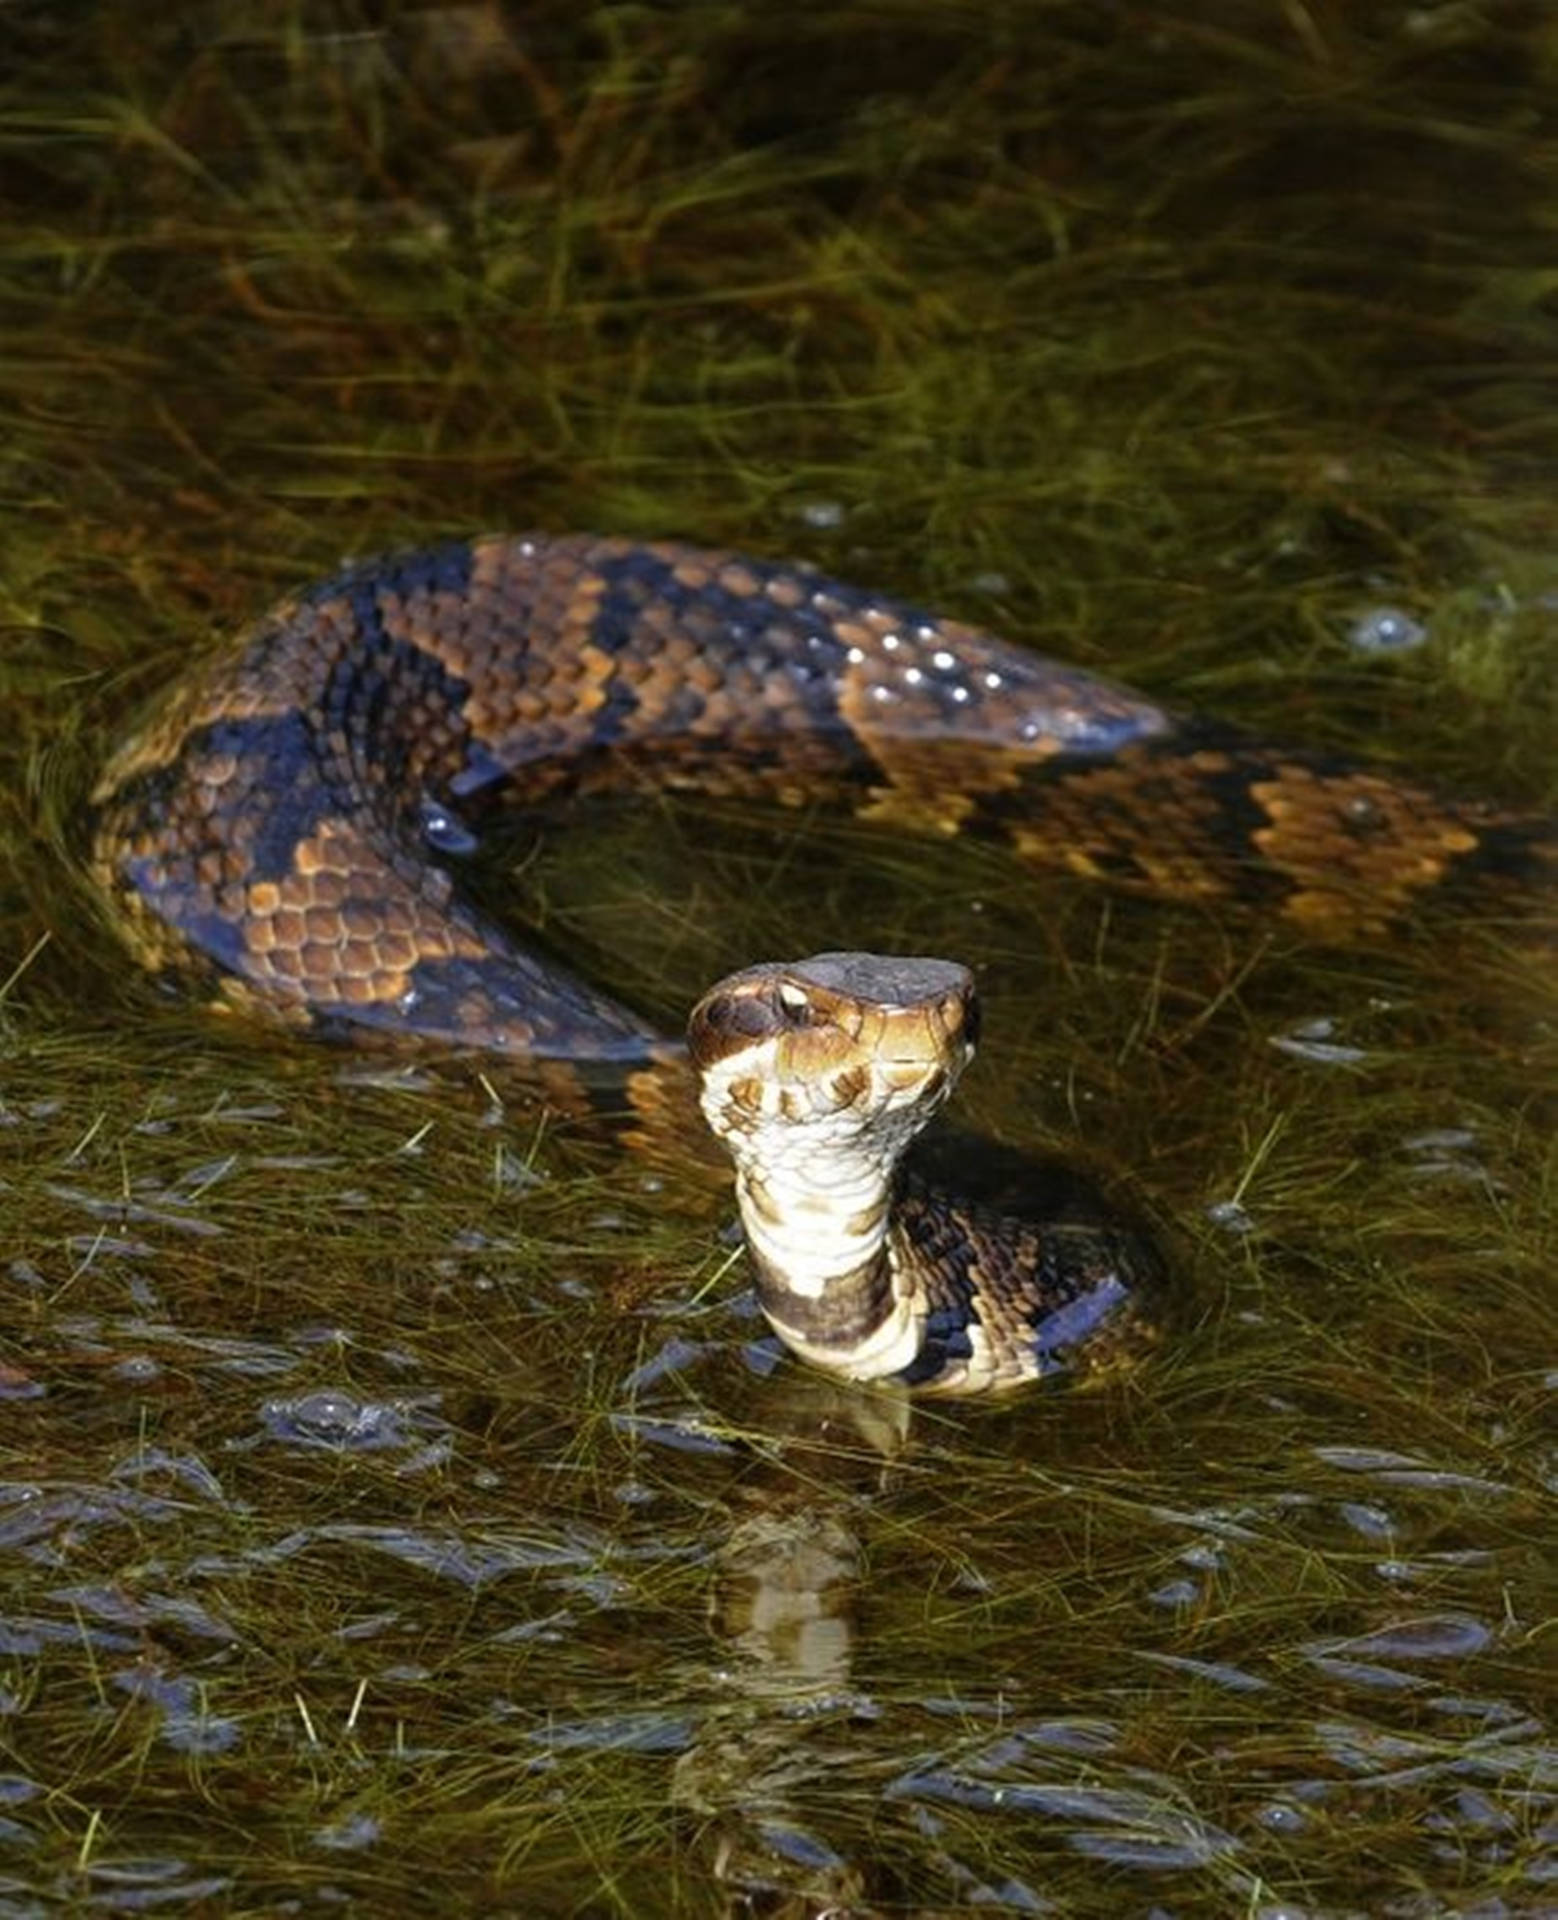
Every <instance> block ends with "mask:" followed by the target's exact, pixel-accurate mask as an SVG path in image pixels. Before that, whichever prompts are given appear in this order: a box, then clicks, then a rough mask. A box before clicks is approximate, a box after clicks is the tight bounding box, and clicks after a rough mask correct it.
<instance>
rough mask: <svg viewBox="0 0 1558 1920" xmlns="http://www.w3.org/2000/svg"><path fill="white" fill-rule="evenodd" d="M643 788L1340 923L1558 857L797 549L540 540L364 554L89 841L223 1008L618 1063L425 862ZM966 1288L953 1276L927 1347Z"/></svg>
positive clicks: (570, 982)
mask: <svg viewBox="0 0 1558 1920" xmlns="http://www.w3.org/2000/svg"><path fill="white" fill-rule="evenodd" d="M634 783H648V784H653V785H655V786H658V787H662V788H687V789H694V790H699V791H704V792H709V793H715V794H721V795H741V796H753V797H768V798H771V799H774V800H777V801H780V802H783V803H792V804H800V803H812V802H816V801H819V800H821V801H829V800H831V801H835V802H840V803H848V804H853V805H854V806H855V808H856V809H857V811H858V812H859V813H860V814H861V815H862V816H864V817H867V818H870V819H873V820H877V821H881V822H883V823H885V824H887V825H896V826H900V827H903V828H905V829H911V830H917V831H921V832H927V833H931V834H940V835H953V834H957V833H979V834H983V835H986V836H991V837H999V838H1004V839H1005V840H1006V841H1008V842H1009V843H1010V844H1011V845H1012V846H1013V847H1014V848H1015V849H1016V850H1017V852H1018V853H1019V854H1020V855H1022V856H1024V857H1026V858H1028V859H1030V860H1032V861H1034V862H1035V863H1040V864H1044V865H1049V866H1056V867H1060V868H1065V869H1069V870H1071V871H1074V872H1078V873H1082V874H1088V875H1095V876H1099V877H1102V878H1106V879H1109V880H1112V881H1114V882H1116V883H1119V884H1123V885H1126V886H1132V887H1136V888H1145V889H1150V890H1151V891H1154V892H1157V893H1164V894H1171V895H1176V896H1180V897H1203V898H1208V899H1215V898H1220V897H1236V896H1243V897H1248V896H1250V895H1252V894H1254V895H1264V896H1266V897H1268V898H1270V899H1271V900H1272V901H1273V902H1274V903H1275V905H1276V907H1277V909H1278V910H1279V911H1280V912H1283V913H1285V914H1286V915H1287V916H1289V917H1290V918H1291V919H1293V920H1294V921H1296V922H1298V923H1300V924H1302V925H1304V926H1306V927H1308V928H1310V929H1312V930H1314V931H1316V932H1318V933H1319V934H1321V935H1324V936H1332V935H1337V936H1341V937H1348V936H1351V935H1353V934H1356V933H1358V932H1360V931H1369V930H1372V929H1375V928H1377V927H1379V926H1381V925H1382V924H1384V923H1385V922H1387V921H1389V920H1391V919H1392V918H1394V917H1396V916H1397V915H1399V914H1400V913H1401V912H1402V911H1403V910H1404V909H1405V908H1407V907H1408V906H1410V904H1411V903H1412V901H1413V900H1414V898H1415V897H1416V896H1417V895H1419V894H1420V893H1421V892H1422V891H1423V890H1424V889H1426V888H1430V887H1434V886H1437V885H1439V884H1440V883H1442V882H1444V881H1446V880H1448V879H1453V878H1455V877H1457V876H1459V875H1462V874H1466V873H1470V872H1473V871H1475V870H1478V869H1490V868H1497V869H1502V870H1504V871H1507V872H1512V873H1514V874H1516V875H1522V874H1524V875H1527V876H1529V875H1530V874H1531V873H1533V872H1537V873H1542V874H1551V873H1552V872H1553V871H1554V869H1555V845H1554V841H1553V838H1552V837H1551V835H1550V834H1544V833H1543V832H1542V831H1541V830H1538V829H1535V828H1533V827H1531V826H1529V825H1527V824H1525V823H1522V822H1519V821H1510V820H1506V819H1504V818H1502V817H1500V816H1497V815H1495V814H1494V813H1492V812H1491V811H1489V810H1478V809H1475V808H1467V807H1459V808H1456V807H1450V806H1447V805H1446V804H1444V803H1443V802H1441V801H1439V800H1438V799H1436V798H1435V797H1433V796H1432V795H1430V794H1429V793H1427V792H1426V791H1423V790H1420V789H1417V788H1415V787H1412V786H1410V785H1408V784H1405V783H1401V782H1397V781H1395V780H1393V779H1389V778H1386V777H1383V776H1381V775H1379V774H1377V773H1372V772H1369V771H1367V770H1365V769H1360V768H1358V767H1355V766H1351V765H1347V764H1344V763H1340V762H1336V761H1331V760H1327V759H1325V758H1323V757H1321V756H1313V755H1305V754H1302V753H1290V752H1283V751H1278V750H1274V749H1268V748H1264V747H1259V746H1254V745H1251V744H1249V743H1245V742H1240V741H1238V740H1236V739H1234V738H1232V737H1225V736H1223V735H1221V734H1219V733H1217V732H1215V731H1213V730H1210V729H1208V728H1206V727H1204V726H1201V725H1199V724H1195V723H1186V722H1182V721H1180V720H1177V719H1175V718H1174V717H1173V716H1171V715H1170V714H1169V713H1167V712H1166V711H1164V710H1163V709H1161V708H1159V707H1157V706H1155V705H1153V704H1152V703H1151V702H1149V701H1146V700H1144V699H1142V698H1140V697H1138V696H1136V695H1133V694H1131V693H1128V692H1126V691H1124V690H1122V689H1119V688H1115V687H1112V686H1110V685H1108V684H1107V683H1105V682H1103V681H1100V680H1097V679H1095V678H1093V677H1092V676H1090V675H1088V674H1085V673H1083V672H1081V671H1079V670H1076V669H1073V668H1069V667H1065V666H1061V665H1058V664H1056V663H1055V662H1052V661H1048V660H1045V659H1043V658H1041V657H1039V656H1037V655H1034V654H1031V653H1028V652H1026V651H1024V650H1021V649H1018V648H1016V647H1013V646H1010V645H1008V644H1006V643H1004V642H1002V641H1000V640H998V639H995V638H993V637H991V636H989V635H987V634H984V633H982V632H980V631H979V630H977V629H975V628H972V627H968V626H965V625H962V624H960V623H958V622H956V621H951V620H944V619H939V618H937V617H935V616H933V615H930V614H927V613H925V612H923V611H921V610H920V609H918V608H915V607H912V606H907V605H904V604H902V603H900V602H897V601H894V600H891V599H888V598H885V597H883V596H879V595H874V594H868V593H864V592H861V591H860V590H858V589H856V588H852V587H848V586H844V585H841V584H840V583H838V582H835V581H832V580H828V579H825V578H823V577H822V576H820V575H819V574H816V573H814V572H812V571H810V570H809V569H807V568H805V567H802V566H795V565H782V564H771V563H765V562H759V561H753V560H747V559H742V558H739V557H736V556H734V555H731V554H728V553H720V552H705V551H700V550H697V549H693V548H687V547H681V546H672V545H655V546H644V545H637V544H634V543H632V542H629V541H624V540H610V539H592V538H587V537H553V536H535V537H532V538H518V539H516V538H492V539H483V540H477V541H472V542H460V543H452V544H449V545H446V546H443V547H440V548H437V549H434V550H431V551H428V552H424V553H419V554H411V555H408V556H402V557H398V558H391V559H386V560H381V561H375V562H370V563H368V564H365V565H363V566H360V567H356V568H353V569H351V570H349V571H347V572H345V573H343V574H341V575H340V576H339V577H338V578H336V579H334V580H331V581H329V582H326V583H325V584H323V585H321V586H319V587H316V588H314V589H313V590H311V591H309V592H307V593H305V594H303V595H302V596H300V597H299V598H297V599H294V600H291V601H289V602H287V603H285V604H284V605H282V606H281V607H279V608H278V609H276V610H275V611H274V612H273V613H272V614H271V615H270V616H269V618H268V619H266V620H265V621H263V622H262V623H261V624H260V625H259V627H257V628H256V629H255V630H254V631H253V632H252V633H251V634H250V635H249V636H248V637H247V638H246V639H245V640H244V641H243V642H241V643H240V645H239V646H238V647H237V648H236V649H235V650H232V651H230V652H227V653H223V654H219V655H217V656H216V657H215V658H214V659H212V660H211V661H210V662H209V663H207V664H206V665H205V666H203V667H202V668H200V669H198V670H197V671H196V672H195V673H194V674H192V675H191V676H190V677H189V678H188V679H186V680H184V681H183V682H181V683H180V684H179V685H178V686H177V687H176V688H175V689H174V691H173V694H172V696H171V697H170V698H169V700H168V701H167V702H166V704H165V705H164V706H163V707H162V709H161V710H160V712H159V713H158V714H157V715H156V716H155V717H154V719H153V720H152V721H151V723H150V724H149V725H148V726H147V727H146V728H145V729H144V730H143V731H142V732H141V733H139V734H138V735H137V736H136V737H135V738H133V739H132V740H131V741H130V742H129V743H128V744H127V745H126V746H124V747H123V748H122V749H121V750H120V752H119V753H118V755H117V756H116V757H115V759H114V760H113V761H112V763H111V764H110V766H109V767H108V769H107V770H106V772H105V774H104V776H103V779H102V781H101V782H100V784H99V787H98V790H97V792H96V794H95V796H94V821H95V829H94V830H95V842H94V865H95V871H96V873H97V876H98V878H99V880H100V881H101V883H102V885H103V887H104V888H105V890H106V892H107V893H108V895H109V896H110V898H111V899H112V901H113V902H114V904H115V906H116V909H117V917H118V918H119V920H120V922H121V924H122V926H123V928H124V930H125V931H126V933H127V935H128V937H129V939H130V941H131V943H132V945H133V946H134V948H135V950H136V952H137V954H138V955H139V957H140V958H141V959H142V960H143V961H144V962H145V963H146V964H148V965H150V966H152V967H154V968H157V969H160V970H164V971H172V972H177V973H179V974H181V975H184V976H186V977H187V976H188V975H189V974H190V973H191V972H202V971H203V972H204V974H205V975H206V977H207V978H208V979H211V980H213V981H215V982H217V983H218V986H219V992H220V994H221V996H222V997H223V998H225V999H226V1000H227V1001H228V1002H230V1003H233V1004H237V1005H240V1006H248V1007H257V1008H263V1009H266V1010H268V1011H270V1012H272V1013H279V1014H281V1015H282V1016H283V1017H286V1018H290V1019H291V1020H293V1021H294V1022H297V1023H309V1024H322V1025H331V1024H335V1023H338V1022H344V1023H348V1024H356V1025H368V1026H376V1027H380V1028H385V1029H389V1030H391V1031H393V1032H399V1033H404V1034H408V1035H420V1036H426V1037H430V1038H436V1039H439V1040H443V1041H450V1042H454V1043H457V1044H464V1045H468V1046H472V1047H478V1048H488V1049H498V1050H502V1051H505V1052H510V1053H517V1054H521V1055H525V1056H527V1057H533V1058H538V1059H551V1060H557V1061H562V1062H585V1061H612V1062H618V1063H624V1064H631V1063H634V1062H643V1061H647V1060H650V1059H653V1058H656V1057H659V1056H661V1055H662V1054H663V1052H664V1048H663V1045H662V1043H661V1041H660V1036H659V1035H658V1034H657V1033H656V1032H655V1030H654V1029H653V1028H651V1027H650V1026H649V1025H648V1024H647V1023H645V1022H644V1021H642V1020H641V1019H640V1018H639V1017H638V1016H636V1015H635V1014H633V1013H632V1012H630V1011H629V1010H628V1009H626V1008H624V1007H622V1006H621V1005H619V1004H618V1003H616V1002H614V1001H612V1000H609V999H607V998H605V997H604V996H602V995H601V994H599V993H597V992H596V991H594V990H593V989H592V988H591V987H589V986H588V985H586V984H584V983H582V982H580V981H578V980H576V979H575V978H573V977H572V976H571V975H569V974H567V973H566V972H564V971H562V970H561V969H559V968H557V967H555V966H554V965H552V964H551V963H550V962H547V961H545V960H542V959H541V958H539V957H537V956H536V955H534V954H532V953H529V952H527V951H525V950H524V949H522V948H520V947H519V946H518V945H517V944H516V943H515V942H514V941H513V940H511V939H510V938H509V936H508V935H507V934H505V933H504V932H503V931H502V930H501V929H500V928H498V927H497V926H496V925H494V924H493V923H491V922H490V921H488V920H486V919H485V918H484V917H483V916H481V915H480V914H479V913H478V912H477V910H476V909H475V908H474V907H473V906H471V905H470V904H469V903H468V902H467V901H465V900H464V899H462V897H461V895H460V892H459V889H458V887H457V885H456V883H455V881H454V880H453V879H452V878H451V876H450V873H449V872H448V871H447V870H446V868H445V867H444V866H443V865H441V864H439V861H438V855H439V854H455V855H458V854H460V853H463V852H468V851H471V850H472V849H473V848H474V846H475V844H476V833H477V829H478V828H479V825H480V822H481V817H482V814H483V812H484V810H485V809H486V807H487V806H489V805H490V804H491V803H492V802H493V801H495V800H497V799H499V798H502V799H503V800H505V801H507V802H511V803H512V802H513V801H515V800H517V801H519V802H522V803H526V804H528V803H531V802H534V801H537V800H540V799H544V798H546V797H548V796H550V795H553V794H557V793H560V792H562V791H565V790H568V791H590V790H595V789H600V788H605V787H608V786H616V787H621V786H624V785H628V786H631V785H633V784H634ZM917 1204H918V1203H917V1202H916V1201H915V1199H914V1198H913V1196H912V1194H911V1195H906V1196H905V1197H904V1199H903V1201H902V1205H903V1208H904V1217H905V1218H907V1217H908V1216H909V1215H910V1214H911V1213H912V1211H913V1209H914V1207H915V1206H916V1205H917ZM952 1217H953V1216H950V1215H943V1216H941V1217H940V1219H939V1220H938V1222H936V1223H931V1224H930V1225H929V1226H927V1227H926V1229H925V1231H924V1232H923V1234H922V1236H921V1238H922V1239H923V1240H924V1241H925V1243H926V1244H927V1245H928V1244H929V1243H930V1242H932V1241H933V1240H934V1239H935V1234H936V1233H937V1232H939V1231H941V1230H942V1228H943V1227H944V1226H945V1223H946V1220H947V1219H949V1218H952ZM969 1230H970V1229H969V1227H968V1224H967V1222H966V1220H965V1221H963V1222H962V1224H960V1225H959V1224H954V1225H953V1226H952V1227H950V1228H947V1231H950V1232H954V1233H957V1234H962V1235H964V1236H966V1234H967V1232H968V1231H969ZM918 1257H919V1256H915V1255H911V1263H912V1260H913V1259H915V1258H918ZM937 1257H938V1256H936V1255H934V1254H931V1253H927V1254H926V1255H925V1256H924V1259H925V1261H926V1263H927V1264H926V1266H925V1272H926V1273H927V1275H928V1274H929V1273H930V1272H931V1268H932V1266H933V1265H934V1263H935V1260H936V1259H937ZM1003 1257H1004V1256H1003ZM993 1264H996V1265H998V1264H999V1262H995V1263H993ZM1042 1265H1043V1263H1042V1261H1041V1262H1040V1266H1041V1268H1042ZM974 1266H975V1267H976V1268H978V1270H979V1272H980V1273H984V1271H985V1269H984V1268H983V1267H980V1266H979V1263H978V1262H975V1263H974ZM964 1270H965V1275H966V1273H967V1271H969V1270H971V1269H969V1268H968V1265H967V1263H966V1262H965V1268H964ZM992 1270H993V1267H992ZM1013 1285H1014V1282H1013V1281H1012V1280H1011V1279H1010V1277H1008V1278H1007V1279H1005V1280H997V1281H991V1280H989V1279H988V1278H982V1279H977V1280H975V1281H966V1279H965V1283H964V1284H963V1285H962V1292H961V1294H960V1295H959V1296H958V1298H959V1299H962V1300H964V1301H965V1302H966V1303H968V1304H967V1305H966V1311H967V1312H969V1313H974V1314H977V1313H979V1312H980V1311H981V1310H982V1309H981V1305H980V1298H979V1295H980V1289H981V1288H983V1289H985V1290H986V1294H987V1297H988V1300H989V1303H990V1307H991V1312H992V1316H993V1314H994V1308H995V1306H996V1305H998V1304H999V1303H1000V1300H1003V1299H1006V1298H1008V1297H1010V1291H1011V1288H1012V1286H1013ZM956 1292H957V1290H956V1289H954V1293H956ZM964 1310H965V1309H964V1307H963V1306H959V1305H958V1303H957V1300H955V1299H953V1298H952V1296H951V1295H949V1296H948V1304H947V1305H946V1307H945V1309H944V1311H943V1324H942V1331H941V1333H939V1334H936V1335H935V1336H934V1338H933V1337H932V1336H931V1335H927V1342H928V1344H927V1345H925V1347H924V1348H923V1350H922V1352H921V1354H920V1356H919V1358H918V1360H917V1362H915V1363H911V1366H910V1372H911V1374H915V1376H916V1377H920V1376H922V1375H924V1374H925V1373H926V1370H927V1369H928V1368H929V1369H935V1368H936V1367H938V1366H939V1365H940V1363H937V1362H934V1361H933V1360H931V1359H927V1358H926V1355H927V1354H929V1353H931V1352H932V1350H933V1348H934V1347H935V1342H936V1340H938V1339H939V1340H940V1341H941V1343H942V1349H945V1348H946V1346H947V1342H948V1340H949V1339H950V1340H951V1343H952V1345H953V1346H956V1345H957V1341H958V1337H959V1329H958V1328H957V1327H956V1326H955V1325H954V1324H953V1323H954V1322H955V1321H956V1319H957V1316H958V1314H959V1313H960V1312H963V1311H964ZM938 1311H940V1310H938ZM1033 1319H1034V1316H1033V1314H1031V1313H1030V1314H1027V1315H1026V1318H1025V1322H1024V1324H1026V1325H1029V1326H1031V1324H1032V1323H1033ZM949 1328H950V1330H951V1331H950V1333H949V1332H948V1329H949ZM830 1337H831V1336H830ZM850 1337H851V1338H853V1337H855V1336H850ZM1003 1337H1004V1336H1003ZM1012 1341H1013V1342H1014V1343H1015V1344H1016V1345H1018V1346H1020V1345H1021V1338H1020V1337H1019V1336H1017V1335H1013V1336H1012ZM822 1344H823V1345H826V1344H827V1341H826V1339H824V1340H823V1342H822ZM838 1344H839V1342H835V1345H838ZM843 1344H845V1345H847V1341H845V1342H844V1343H843ZM947 1364H948V1365H950V1362H948V1363H947ZM1023 1365H1024V1366H1026V1368H1027V1370H1028V1371H1029V1372H1033V1371H1039V1370H1042V1369H1041V1368H1040V1367H1039V1365H1038V1363H1037V1362H1036V1361H1035V1360H1034V1359H1033V1358H1032V1354H1031V1352H1030V1353H1029V1354H1028V1355H1027V1356H1026V1358H1025V1359H1024V1360H1023Z"/></svg>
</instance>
